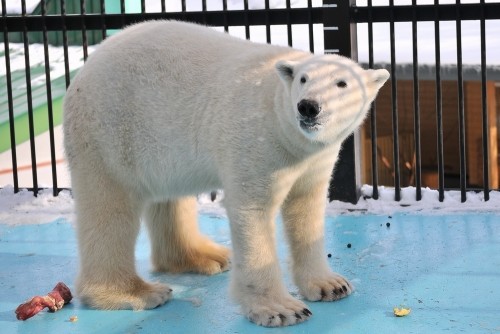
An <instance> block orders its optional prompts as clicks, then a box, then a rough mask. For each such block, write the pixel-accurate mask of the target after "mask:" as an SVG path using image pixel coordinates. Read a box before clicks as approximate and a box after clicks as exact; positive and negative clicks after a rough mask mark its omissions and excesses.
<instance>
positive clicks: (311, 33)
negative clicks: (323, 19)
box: [307, 0, 314, 53]
mask: <svg viewBox="0 0 500 334" xmlns="http://www.w3.org/2000/svg"><path fill="white" fill-rule="evenodd" d="M307 8H309V14H308V21H309V22H308V28H309V51H310V52H311V53H314V25H313V17H312V12H311V9H312V0H307Z"/></svg>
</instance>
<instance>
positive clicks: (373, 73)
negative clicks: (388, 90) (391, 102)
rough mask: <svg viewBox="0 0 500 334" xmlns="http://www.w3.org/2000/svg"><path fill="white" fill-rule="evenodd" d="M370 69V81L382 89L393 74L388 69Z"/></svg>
mask: <svg viewBox="0 0 500 334" xmlns="http://www.w3.org/2000/svg"><path fill="white" fill-rule="evenodd" d="M368 71H369V73H368V74H369V76H370V77H369V81H370V83H372V84H373V85H375V86H376V87H377V89H380V88H381V87H382V86H383V85H384V83H385V82H386V81H387V79H389V77H390V76H391V75H390V74H389V72H388V71H387V70H384V69H380V70H368Z"/></svg>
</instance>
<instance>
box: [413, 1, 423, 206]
mask: <svg viewBox="0 0 500 334" xmlns="http://www.w3.org/2000/svg"><path fill="white" fill-rule="evenodd" d="M416 5H417V0H412V6H413V17H412V22H411V35H412V47H413V132H414V135H415V143H414V144H415V189H416V194H415V197H416V200H417V201H420V200H421V199H422V159H421V155H420V153H421V147H420V92H419V90H420V82H419V74H418V66H419V65H418V34H417V11H416Z"/></svg>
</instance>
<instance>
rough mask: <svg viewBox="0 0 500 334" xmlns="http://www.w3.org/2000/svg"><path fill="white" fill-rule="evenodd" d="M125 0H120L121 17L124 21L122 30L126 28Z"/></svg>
mask: <svg viewBox="0 0 500 334" xmlns="http://www.w3.org/2000/svg"><path fill="white" fill-rule="evenodd" d="M125 12H126V8H125V0H120V15H121V21H122V26H121V28H122V29H123V27H125Z"/></svg>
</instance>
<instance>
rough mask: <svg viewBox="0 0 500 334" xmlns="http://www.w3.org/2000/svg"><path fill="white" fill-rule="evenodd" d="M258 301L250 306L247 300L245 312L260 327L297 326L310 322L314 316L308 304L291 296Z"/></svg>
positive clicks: (244, 307)
mask: <svg viewBox="0 0 500 334" xmlns="http://www.w3.org/2000/svg"><path fill="white" fill-rule="evenodd" d="M252 299H253V298H252ZM257 299H259V300H257ZM257 299H254V303H253V304H250V305H249V303H248V300H247V303H244V305H243V312H244V314H245V316H246V317H247V318H248V319H249V320H250V321H252V322H254V323H255V324H257V325H260V326H265V327H281V326H290V325H295V324H298V323H301V322H304V321H306V320H308V319H309V317H310V316H311V315H312V312H311V311H309V309H308V308H307V305H306V304H304V303H303V302H301V301H300V300H297V299H295V298H293V297H292V296H290V295H288V296H286V297H284V298H281V299H278V300H277V299H276V298H271V297H268V298H257Z"/></svg>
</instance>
